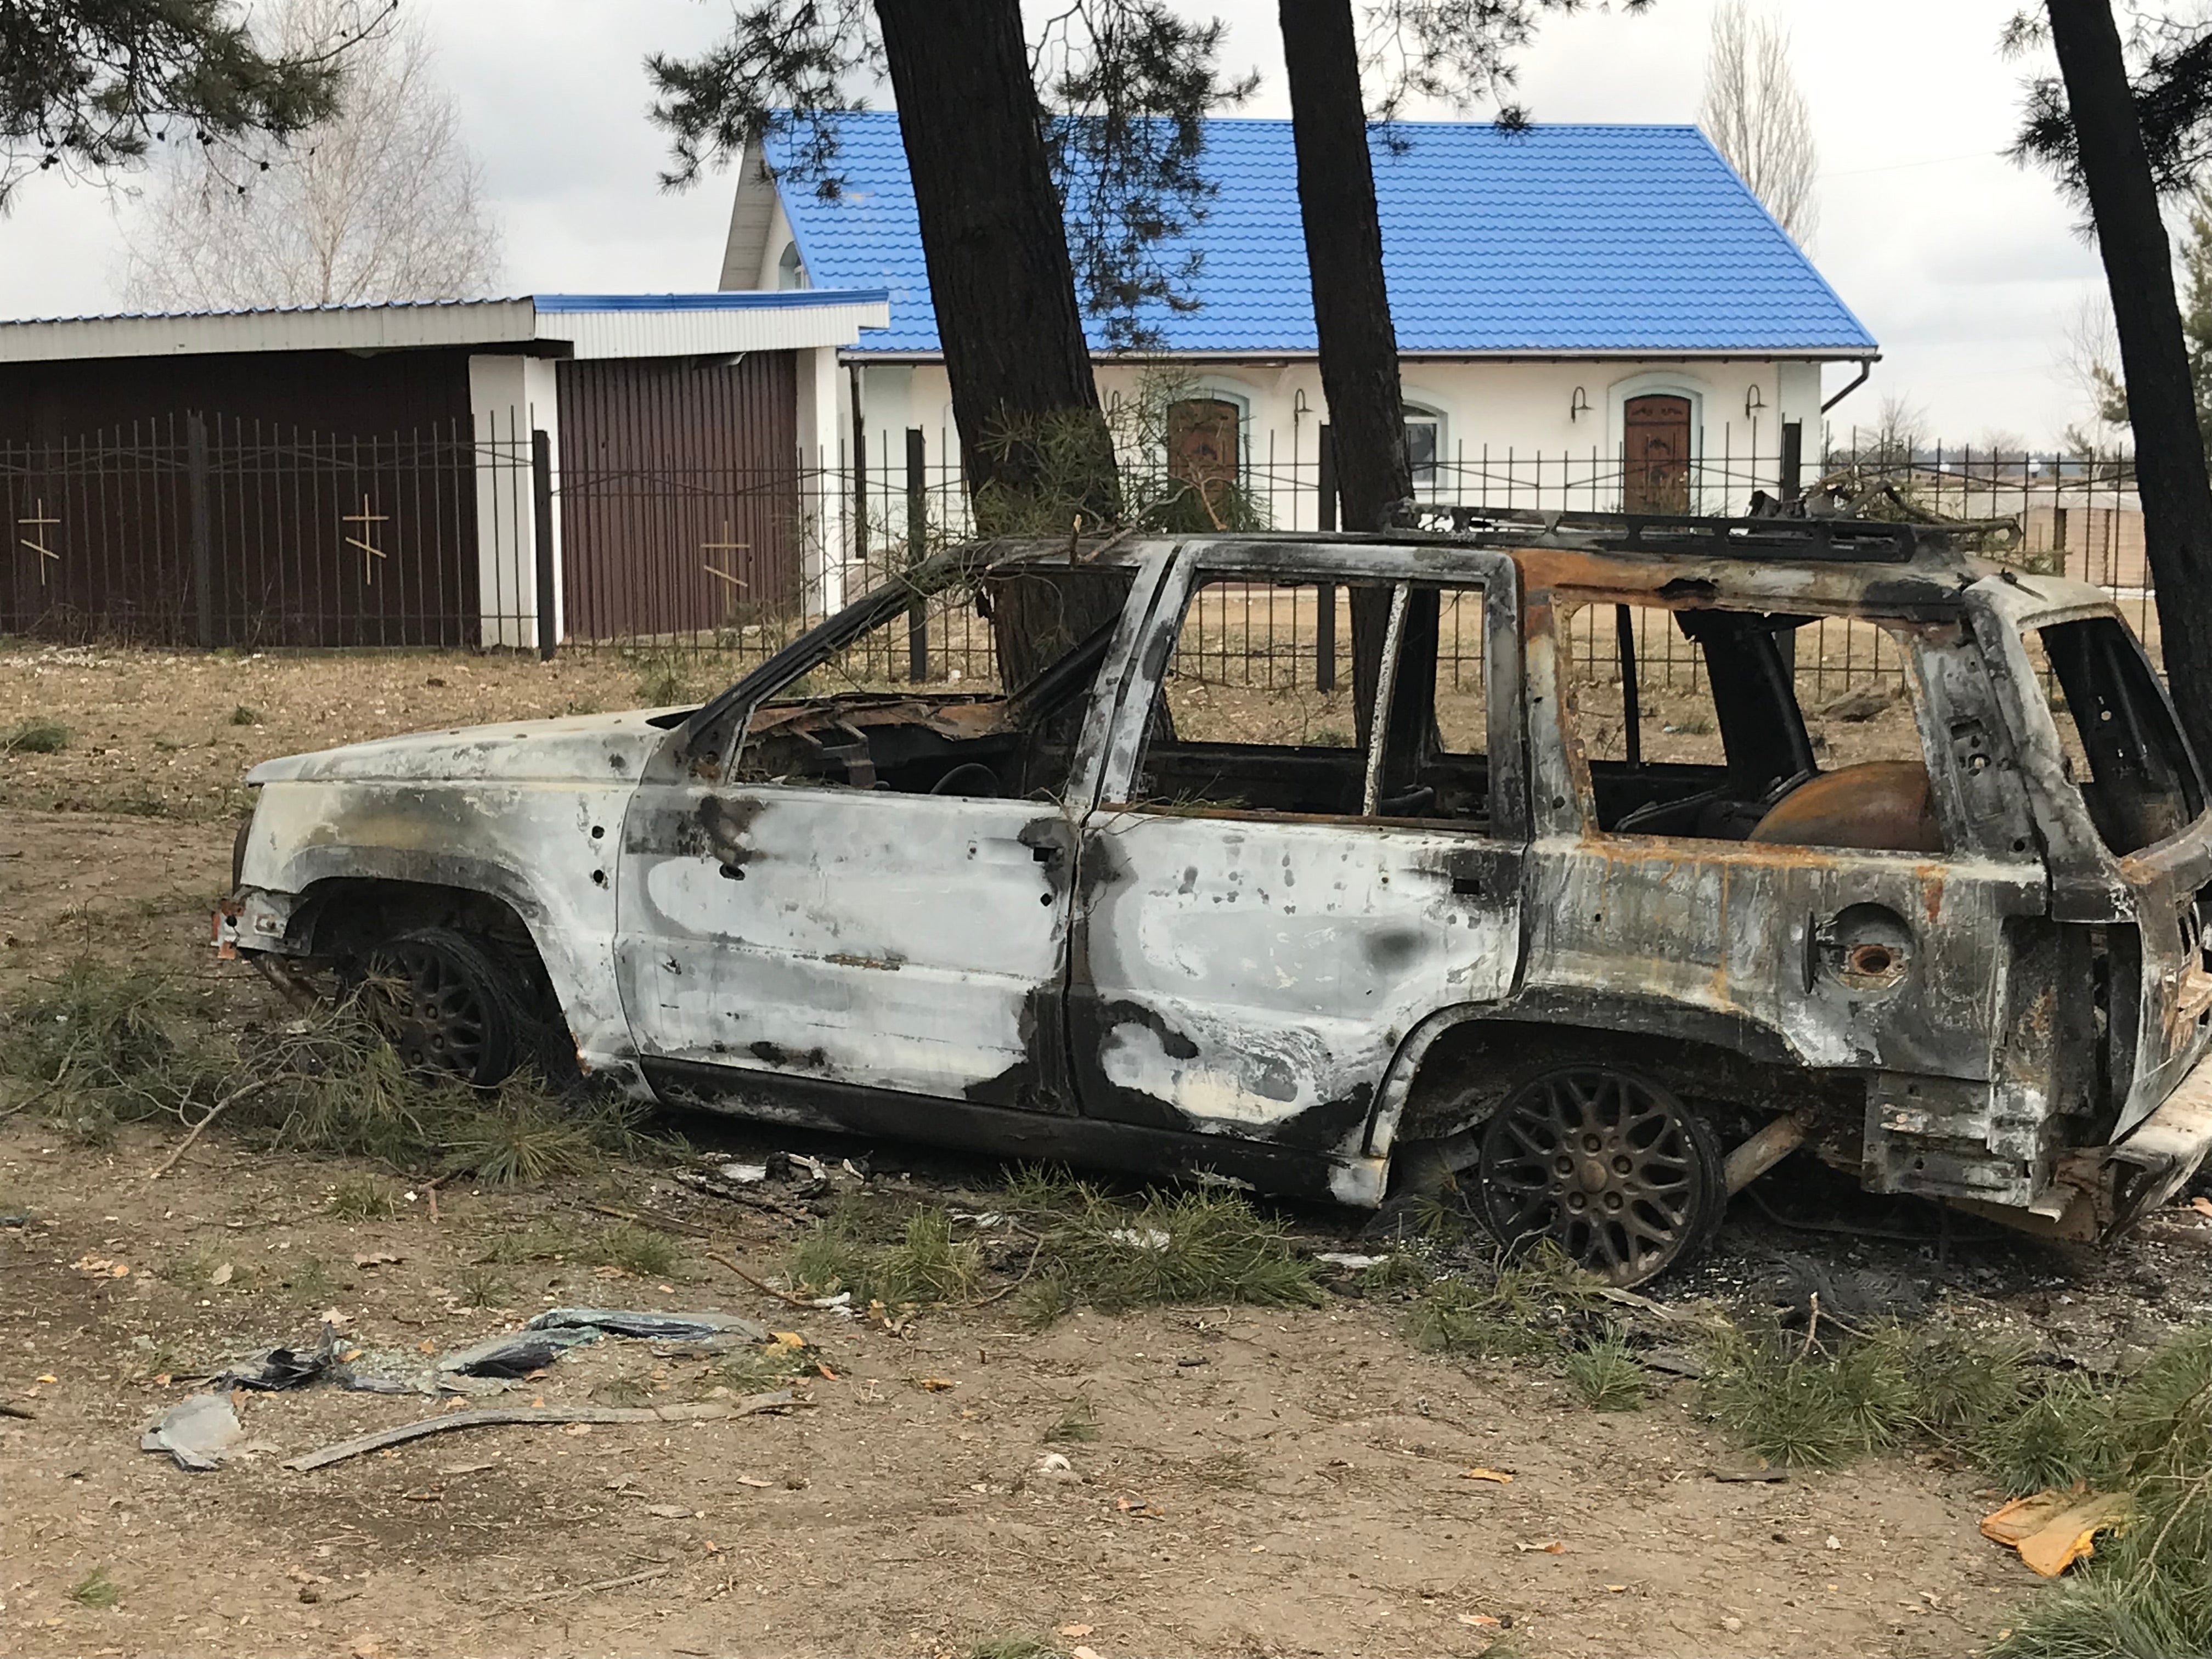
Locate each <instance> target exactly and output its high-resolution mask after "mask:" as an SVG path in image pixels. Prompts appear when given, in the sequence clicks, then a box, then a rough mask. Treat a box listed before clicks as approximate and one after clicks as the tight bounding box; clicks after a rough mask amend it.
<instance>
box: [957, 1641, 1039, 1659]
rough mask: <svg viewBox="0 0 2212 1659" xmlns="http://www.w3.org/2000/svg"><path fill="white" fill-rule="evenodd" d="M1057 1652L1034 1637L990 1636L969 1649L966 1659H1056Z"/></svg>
mask: <svg viewBox="0 0 2212 1659" xmlns="http://www.w3.org/2000/svg"><path fill="white" fill-rule="evenodd" d="M1059 1652H1060V1650H1059V1649H1057V1648H1055V1647H1054V1646H1053V1644H1051V1643H1049V1642H1040V1641H1039V1640H1037V1638H1036V1637H1034V1636H991V1637H986V1638H984V1639H983V1640H982V1641H981V1642H978V1643H976V1644H975V1646H973V1647H971V1648H969V1650H968V1659H1056V1656H1057V1655H1058V1654H1059Z"/></svg>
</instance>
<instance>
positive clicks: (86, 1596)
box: [69, 1567, 123, 1607]
mask: <svg viewBox="0 0 2212 1659" xmlns="http://www.w3.org/2000/svg"><path fill="white" fill-rule="evenodd" d="M69 1599H70V1601H74V1602H76V1604H77V1606H79V1607H113V1606H114V1605H115V1604H116V1603H117V1602H118V1601H121V1600H122V1599H123V1586H122V1585H120V1584H118V1583H116V1582H115V1580H114V1579H112V1578H111V1577H108V1573H107V1569H106V1567H94V1569H93V1570H92V1571H90V1572H88V1573H87V1574H85V1576H84V1577H82V1578H80V1579H78V1580H77V1581H76V1583H74V1584H72V1585H71V1586H70V1593H69Z"/></svg>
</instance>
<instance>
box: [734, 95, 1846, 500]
mask: <svg viewBox="0 0 2212 1659" xmlns="http://www.w3.org/2000/svg"><path fill="white" fill-rule="evenodd" d="M838 140H839V146H838V152H837V156H836V163H835V167H836V171H837V173H839V175H840V176H841V179H842V188H841V189H840V190H839V191H837V192H836V193H835V194H833V195H829V196H824V195H823V194H822V193H820V192H819V191H817V188H816V185H815V183H814V181H812V180H807V179H799V180H794V181H793V183H792V185H791V187H789V188H784V187H783V186H782V185H781V183H780V182H779V173H778V161H779V155H778V153H777V151H776V149H775V147H774V146H773V145H771V146H770V147H769V152H768V154H766V155H757V154H756V155H752V156H750V157H749V158H748V160H747V162H746V165H745V167H744V169H743V171H742V173H741V174H740V178H739V181H738V190H737V197H736V202H735V205H734V208H733V210H732V215H731V221H730V234H729V241H728V245H727V248H726V252H725V256H724V260H723V267H722V275H721V283H720V285H721V286H722V287H723V288H724V289H790V288H800V287H818V288H829V289H862V288H865V289H887V290H888V291H889V292H890V327H889V328H888V329H884V330H880V331H871V332H870V333H868V334H866V336H864V337H862V338H861V339H860V341H858V342H857V343H854V344H852V345H849V346H844V347H841V348H837V349H824V350H822V351H819V352H817V353H816V354H814V358H813V370H812V374H811V376H807V375H805V374H802V388H801V400H802V410H801V427H800V432H801V442H802V444H805V443H806V442H808V441H810V439H811V443H812V444H813V445H814V446H815V449H816V455H817V458H818V459H820V461H821V462H822V463H823V465H826V466H829V467H833V468H838V467H846V466H849V465H850V461H851V457H852V452H853V450H854V444H855V438H856V427H857V431H858V432H860V433H865V435H866V450H867V453H866V458H865V462H864V465H865V469H866V472H867V473H868V475H869V487H870V489H871V490H872V491H874V490H882V491H884V492H885V493H886V494H887V495H889V496H890V497H891V498H894V499H895V498H896V494H897V492H898V491H899V489H901V488H902V483H903V480H904V468H905V465H906V460H907V456H908V438H907V434H908V432H909V431H910V430H918V431H919V432H921V434H922V436H923V443H924V446H925V448H926V452H927V458H928V461H929V463H930V465H931V466H932V468H933V477H948V476H950V475H949V474H946V473H945V472H943V471H941V469H942V468H943V466H944V465H945V463H946V462H947V461H948V460H949V459H952V458H955V457H957V441H955V437H954V432H953V423H952V416H951V404H950V402H949V397H948V392H947V387H946V383H945V370H944V366H943V360H942V356H941V353H940V351H939V345H938V339H937V331H936V323H935V319H934V316H933V313H932V310H931V307H930V303H929V286H928V280H927V275H926V272H925V269H924V264H923V258H922V251H921V237H920V233H919V229H918V226H917V222H916V219H915V207H914V197H913V191H912V186H911V185H910V182H909V180H908V174H907V169H906V159H905V154H904V151H903V149H902V145H901V142H900V137H899V131H898V118H897V116H896V113H894V112H881V113H876V112H870V113H862V114H856V115H852V116H848V117H844V118H841V122H840V125H839V128H838ZM1373 155H1374V164H1375V177H1376V192H1377V196H1378V198H1379V201H1380V204H1381V210H1382V220H1383V243H1384V254H1385V263H1386V268H1387V271H1388V275H1389V286H1390V300H1391V311H1392V313H1393V316H1394V318H1395V322H1396V325H1397V334H1398V344H1399V351H1400V361H1401V364H1402V375H1401V378H1402V384H1403V386H1404V388H1405V395H1406V400H1407V410H1408V427H1409V431H1408V440H1409V443H1410V445H1411V447H1412V449H1413V454H1414V457H1415V461H1416V472H1417V477H1418V487H1419V489H1420V490H1421V492H1422V493H1423V494H1424V495H1427V496H1430V497H1431V498H1432V499H1438V500H1447V501H1470V502H1478V501H1479V502H1483V503H1486V504H1488V505H1492V506H1501V505H1522V506H1536V505H1542V506H1547V507H1590V508H1597V509H1607V508H1618V507H1624V506H1626V507H1639V506H1640V507H1650V508H1653V509H1666V508H1670V507H1671V508H1676V509H1680V508H1682V507H1692V508H1695V509H1697V510H1702V511H1717V510H1735V511H1739V512H1740V511H1742V510H1743V508H1744V507H1745V505H1746V504H1747V501H1748V498H1749V495H1750V492H1751V490H1752V489H1753V488H1763V489H1769V490H1772V489H1775V488H1777V486H1778V484H1779V483H1781V482H1782V481H1783V479H1782V471H1783V457H1784V453H1785V452H1786V451H1787V450H1788V449H1789V448H1790V447H1795V446H1796V445H1797V444H1800V443H1802V447H1803V451H1804V453H1806V455H1807V456H1808V459H1811V458H1813V457H1816V456H1817V454H1818V452H1819V447H1820V441H1819V433H1820V416H1821V412H1822V410H1823V408H1824V405H1825V404H1831V403H1833V402H1835V401H1836V400H1837V399H1838V398H1839V397H1840V396H1842V395H1843V393H1844V392H1846V391H1848V390H1849V389H1850V388H1851V387H1852V386H1856V385H1857V383H1858V381H1859V380H1863V379H1864V378H1865V374H1866V373H1867V370H1868V368H1869V365H1870V364H1871V363H1872V362H1874V360H1875V358H1876V357H1877V356H1879V355H1880V354H1879V350H1878V348H1877V346H1876V344H1875V340H1874V338H1873V337H1872V336H1871V335H1870V334H1869V332H1868V331H1867V330H1866V328H1865V326H1864V325H1863V324H1861V323H1860V321H1859V320H1858V319H1857V317H1855V316H1854V315H1853V314H1852V313H1851V312H1850V308H1849V307H1846V306H1845V305H1844V302H1843V301H1842V300H1841V299H1839V298H1838V296H1837V295H1836V293H1835V291H1834V290H1833V289H1831V288H1830V287H1829V286H1828V284H1827V283H1826V281H1825V280H1824V279H1823V278H1822V277H1821V276H1820V272H1819V271H1818V270H1815V269H1814V266H1813V264H1812V263H1811V261H1810V260H1808V258H1806V257H1805V255H1804V253H1803V252H1802V251H1801V250H1800V249H1799V248H1798V247H1797V246H1796V244H1795V243H1794V242H1792V241H1791V240H1790V238H1789V236H1788V235H1787V234H1785V233H1784V231H1783V230H1782V229H1781V228H1780V227H1779V226H1778V225H1777V224H1776V223H1775V222H1774V220H1773V219H1772V218H1771V216H1769V215H1768V214H1767V212H1766V211H1765V209H1764V208H1762V207H1761V206H1760V205H1759V201H1758V199H1757V198H1756V197H1753V195H1752V193H1751V192H1750V191H1749V190H1748V189H1747V187H1746V186H1745V185H1744V184H1743V183H1742V181H1741V179H1738V178H1737V176H1736V175H1735V173H1734V171H1733V170H1731V169H1730V168H1729V166H1728V164H1727V163H1726V162H1725V161H1723V160H1722V159H1721V156H1720V155H1719V154H1718V152H1717V151H1716V150H1715V149H1713V147H1712V146H1711V143H1708V142H1707V140H1706V139H1705V136H1704V135H1703V134H1702V133H1700V132H1699V131H1697V129H1695V128H1694V127H1686V126H1595V125H1588V126H1582V125H1577V126H1565V125H1563V126H1538V127H1534V128H1533V129H1530V130H1528V131H1523V132H1517V133H1511V132H1505V131H1500V130H1499V129H1498V128H1497V127H1496V126H1494V125H1490V124H1487V123H1406V124H1401V125H1399V126H1397V127H1396V128H1395V129H1394V130H1393V132H1392V136H1391V137H1390V138H1389V140H1387V141H1386V140H1385V139H1384V138H1383V137H1381V136H1380V134H1379V133H1378V136H1377V137H1376V140H1375V142H1374V146H1373ZM1204 166H1205V167H1206V170H1207V172H1208V173H1209V174H1210V176H1211V177H1212V179H1213V180H1214V181H1215V183H1216V184H1217V185H1218V194H1217V195H1216V197H1214V198H1213V200H1212V203H1211V204H1210V205H1209V208H1208V210H1207V212H1206V216H1205V218H1204V220H1203V222H1200V224H1198V225H1197V226H1196V227H1195V228H1194V229H1193V230H1192V231H1191V232H1190V233H1188V238H1187V241H1188V246H1189V248H1190V250H1191V251H1194V252H1197V253H1198V254H1200V256H1201V259H1200V268H1199V270H1198V272H1197V275H1196V276H1195V277H1194V280H1193V281H1192V283H1191V284H1190V289H1189V292H1190V295H1191V297H1193V298H1194V299H1196V300H1197V301H1199V305H1198V307H1197V308H1196V309H1195V310H1193V311H1188V312H1183V311H1170V310H1168V309H1167V308H1165V307H1159V308H1158V311H1157V313H1155V314H1152V315H1149V316H1147V317H1146V318H1145V319H1144V320H1145V321H1146V322H1147V323H1149V324H1151V325H1152V326H1153V328H1155V329H1156V330H1157V332H1158V337H1159V339H1160V341H1161V346H1160V349H1158V350H1157V351H1153V352H1149V353H1147V354H1146V356H1144V357H1142V358H1141V359H1138V358H1132V357H1129V356H1115V355H1114V354H1112V353H1110V352H1108V351H1106V350H1104V349H1103V346H1102V345H1100V339H1101V337H1100V336H1099V335H1098V334H1096V333H1094V346H1098V347H1099V348H1100V349H1099V350H1098V357H1097V362H1098V379H1099V386H1100V392H1101V396H1102V397H1103V398H1105V399H1106V400H1107V402H1108V404H1109V406H1110V405H1111V404H1113V403H1114V402H1115V400H1116V399H1117V398H1120V399H1127V398H1134V397H1137V396H1139V386H1140V384H1141V383H1143V382H1144V381H1145V380H1146V378H1147V377H1152V378H1153V380H1155V383H1157V381H1158V377H1161V376H1163V375H1164V376H1166V377H1168V378H1169V379H1170V380H1171V381H1172V382H1173V384H1174V386H1175V387H1176V397H1177V398H1178V399H1179V400H1180V403H1181V405H1182V406H1181V407H1179V408H1176V409H1175V410H1170V411H1169V419H1168V420H1167V422H1166V427H1167V438H1166V444H1165V447H1166V449H1167V450H1168V451H1169V453H1167V454H1166V455H1165V456H1164V457H1163V459H1164V460H1165V462H1166V464H1167V465H1168V466H1169V467H1170V470H1172V471H1177V472H1179V473H1182V474H1183V475H1185V476H1191V477H1203V476H1205V475H1206V474H1208V473H1212V474H1213V475H1214V476H1221V475H1223V473H1224V472H1225V471H1228V470H1230V469H1233V476H1235V477H1238V478H1239V479H1240V480H1241V481H1243V483H1245V484H1246V485H1247V487H1248V489H1250V490H1251V492H1252V493H1253V494H1254V495H1255V496H1256V497H1257V498H1258V499H1260V500H1261V501H1263V502H1265V503H1266V504H1267V509H1268V511H1269V513H1270V515H1271V521H1272V522H1273V524H1274V525H1275V526H1278V527H1279V528H1285V529H1290V528H1312V527H1315V526H1316V524H1317V523H1320V522H1325V520H1323V519H1322V514H1323V513H1325V512H1326V511H1327V508H1326V507H1324V506H1323V504H1322V500H1321V495H1320V491H1319V489H1318V485H1319V484H1320V482H1321V473H1322V469H1321V465H1320V459H1321V452H1322V442H1323V440H1322V428H1323V427H1324V426H1325V425H1326V423H1327V422H1328V401H1327V399H1326V398H1325V397H1324V396H1323V394H1322V385H1321V375H1320V372H1319V368H1318V365H1317V362H1316V340H1315V331H1314V322H1313V308H1312V303H1311V297H1310V289H1309V286H1308V279H1307V274H1306V269H1305V258H1304V244H1303V240H1302V235H1301V231H1300V221H1299V215H1298V206H1297V187H1296V171H1295V167H1294V163H1293V157H1292V151H1291V129H1290V125H1289V124H1288V123H1287V122H1283V121H1258V120H1215V121H1212V122H1209V123H1208V124H1207V129H1206V154H1205V160H1204ZM1831 365H1835V366H1837V367H1836V368H1835V369H1834V370H1833V372H1829V373H1827V374H1826V375H1825V379H1824V371H1826V370H1828V369H1829V366H1831ZM1854 370H1856V372H1857V378H1856V379H1855V378H1853V371H1854ZM856 407H857V409H858V410H859V418H858V421H857V423H856V422H855V418H854V410H855V408H856ZM1790 428H1796V431H1795V432H1794V433H1793V432H1791V430H1790Z"/></svg>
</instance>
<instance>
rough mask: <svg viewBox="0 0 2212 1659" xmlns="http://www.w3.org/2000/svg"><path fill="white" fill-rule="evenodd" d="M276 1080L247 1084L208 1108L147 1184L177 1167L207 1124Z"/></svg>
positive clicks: (149, 1178) (147, 1179)
mask: <svg viewBox="0 0 2212 1659" xmlns="http://www.w3.org/2000/svg"><path fill="white" fill-rule="evenodd" d="M274 1082H276V1079H274V1078H262V1079H258V1080H257V1081H255V1082H252V1083H249V1084H247V1085H246V1086H245V1087H244V1088H243V1089H234V1090H233V1091H231V1092H230V1093H228V1094H227V1095H225V1096H224V1097H222V1099H221V1100H218V1101H217V1102H216V1103H215V1104H214V1105H212V1106H210V1107H209V1108H208V1109H207V1115H206V1116H205V1117H204V1118H202V1119H201V1120H200V1121H198V1122H197V1123H195V1124H193V1125H192V1127H191V1129H190V1130H189V1131H187V1132H186V1133H185V1138H184V1139H182V1140H180V1141H179V1142H178V1143H177V1149H176V1150H175V1151H174V1152H171V1153H170V1154H169V1155H168V1157H167V1158H163V1159H162V1160H161V1164H160V1165H159V1166H158V1167H157V1168H156V1169H155V1170H154V1172H153V1173H152V1174H151V1175H149V1176H147V1177H146V1182H147V1184H148V1185H149V1186H151V1185H152V1184H153V1183H154V1182H157V1181H159V1180H160V1179H161V1177H162V1176H165V1175H167V1174H168V1173H169V1171H170V1170H173V1169H175V1168H176V1167H177V1160H178V1159H179V1158H182V1157H183V1156H184V1155H185V1153H186V1152H190V1151H191V1149H192V1143H193V1142H194V1141H195V1140H197V1139H199V1138H200V1131H201V1130H203V1129H204V1128H206V1127H207V1126H208V1125H209V1124H210V1123H212V1122H214V1121H216V1119H217V1118H218V1117H221V1116H222V1115H223V1114H224V1113H225V1112H227V1111H228V1110H229V1109H231V1108H232V1107H234V1106H235V1105H237V1104H238V1103H239V1102H240V1101H241V1100H244V1099H245V1098H246V1097H247V1096H248V1095H257V1094H259V1093H260V1092H261V1091H263V1090H264V1089H266V1088H267V1087H269V1086H270V1085H271V1084H272V1083H274Z"/></svg>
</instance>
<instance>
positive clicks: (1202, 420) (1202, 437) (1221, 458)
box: [1167, 398, 1237, 530]
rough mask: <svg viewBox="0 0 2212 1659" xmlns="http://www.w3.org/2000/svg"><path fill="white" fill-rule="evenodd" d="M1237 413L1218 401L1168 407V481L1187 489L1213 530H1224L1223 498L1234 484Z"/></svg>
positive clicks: (1189, 400) (1186, 401)
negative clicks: (1183, 484) (1185, 486)
mask: <svg viewBox="0 0 2212 1659" xmlns="http://www.w3.org/2000/svg"><path fill="white" fill-rule="evenodd" d="M1167 436H1168V442H1167V451H1168V477H1170V478H1174V479H1176V480H1177V481H1178V482H1179V483H1186V484H1188V485H1190V486H1191V489H1192V493H1193V494H1194V495H1196V496H1197V497H1198V500H1199V502H1200V505H1201V507H1202V508H1203V517H1204V518H1205V519H1210V520H1212V523H1213V526H1214V528H1216V529H1217V530H1218V529H1220V528H1222V527H1223V526H1224V520H1223V517H1222V513H1223V508H1224V507H1225V497H1226V496H1227V495H1228V494H1229V491H1230V490H1231V489H1232V488H1233V487H1234V486H1235V484H1236V483H1237V405H1236V404H1232V403H1228V402H1225V401H1224V400H1223V399H1221V398H1184V399H1183V400H1182V402H1180V403H1175V404H1169V405H1168V434H1167Z"/></svg>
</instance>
